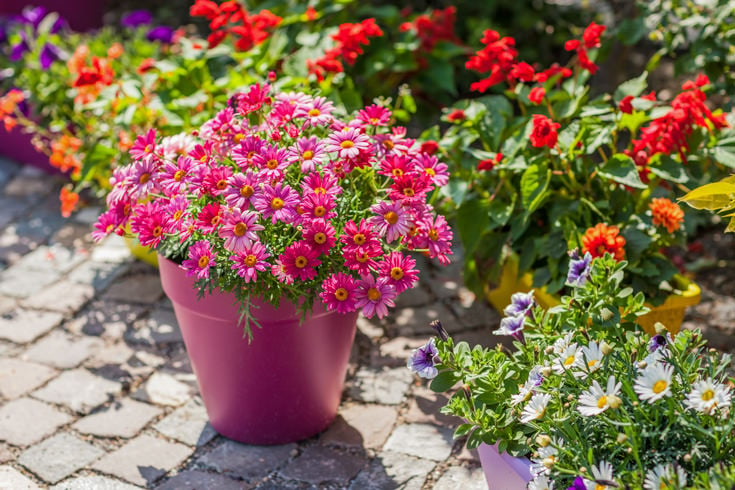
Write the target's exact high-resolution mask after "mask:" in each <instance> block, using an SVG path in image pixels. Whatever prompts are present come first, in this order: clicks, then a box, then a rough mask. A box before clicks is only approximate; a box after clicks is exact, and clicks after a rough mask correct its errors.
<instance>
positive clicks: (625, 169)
mask: <svg viewBox="0 0 735 490" xmlns="http://www.w3.org/2000/svg"><path fill="white" fill-rule="evenodd" d="M598 174H599V175H600V176H602V177H605V178H607V179H610V180H612V181H614V182H617V183H619V184H623V185H627V186H628V187H634V188H636V189H645V188H647V186H646V184H644V183H643V182H641V178H640V176H639V175H638V169H637V168H636V166H635V163H634V162H633V159H632V158H630V157H629V156H628V155H624V154H622V153H616V154H615V155H613V156H612V157H610V159H609V160H608V161H607V163H606V164H605V165H603V166H602V167H600V169H599V171H598Z"/></svg>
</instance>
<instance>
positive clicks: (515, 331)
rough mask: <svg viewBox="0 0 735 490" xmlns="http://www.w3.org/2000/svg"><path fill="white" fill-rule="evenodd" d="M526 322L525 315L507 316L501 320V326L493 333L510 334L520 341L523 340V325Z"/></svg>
mask: <svg viewBox="0 0 735 490" xmlns="http://www.w3.org/2000/svg"><path fill="white" fill-rule="evenodd" d="M525 323H526V316H525V315H517V316H507V317H505V318H503V319H502V320H500V328H499V329H497V330H495V331H493V334H494V335H510V336H511V337H513V338H514V339H516V340H518V341H519V342H523V326H524V325H525Z"/></svg>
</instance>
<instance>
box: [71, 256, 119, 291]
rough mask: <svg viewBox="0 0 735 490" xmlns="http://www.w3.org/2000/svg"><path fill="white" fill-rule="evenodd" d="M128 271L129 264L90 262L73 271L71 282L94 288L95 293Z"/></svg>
mask: <svg viewBox="0 0 735 490" xmlns="http://www.w3.org/2000/svg"><path fill="white" fill-rule="evenodd" d="M127 270H128V265H127V264H124V263H123V264H118V263H111V262H95V261H93V260H88V261H86V262H84V263H83V264H81V265H80V266H79V267H77V268H76V269H74V270H73V271H71V273H70V274H69V280H70V281H72V282H76V283H79V284H87V285H89V286H92V287H93V288H94V290H95V291H102V290H103V289H107V287H108V286H109V285H110V284H112V282H113V281H115V280H116V279H117V278H119V277H120V276H122V275H123V274H125V272H126V271H127Z"/></svg>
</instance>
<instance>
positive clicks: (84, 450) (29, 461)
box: [18, 433, 105, 483]
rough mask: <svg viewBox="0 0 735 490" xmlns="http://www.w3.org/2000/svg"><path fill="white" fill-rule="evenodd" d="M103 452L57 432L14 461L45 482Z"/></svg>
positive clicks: (79, 466) (93, 458)
mask: <svg viewBox="0 0 735 490" xmlns="http://www.w3.org/2000/svg"><path fill="white" fill-rule="evenodd" d="M104 453H105V452H104V451H103V450H102V449H100V448H97V447H95V446H93V445H91V444H89V443H86V442H84V441H83V440H81V439H79V438H78V437H75V436H73V435H71V434H68V433H62V434H57V435H55V436H53V437H50V438H48V439H46V440H45V441H43V442H41V443H39V444H36V445H35V446H32V447H30V448H28V449H26V450H25V451H24V452H23V454H21V455H20V458H18V462H19V463H20V464H22V465H23V466H25V467H26V468H28V469H29V470H31V471H32V472H33V473H34V474H35V475H37V476H39V477H40V478H41V479H42V480H44V481H46V482H48V483H56V482H58V481H59V480H61V479H63V478H66V477H67V476H69V475H71V474H72V473H74V472H75V471H77V470H78V469H80V468H83V467H85V466H87V465H88V464H89V463H91V462H92V461H94V460H95V459H97V458H99V457H100V456H102V455H103V454H104Z"/></svg>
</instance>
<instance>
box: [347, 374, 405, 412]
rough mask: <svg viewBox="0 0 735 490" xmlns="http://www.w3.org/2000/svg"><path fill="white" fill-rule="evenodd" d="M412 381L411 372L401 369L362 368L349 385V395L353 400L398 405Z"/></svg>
mask: <svg viewBox="0 0 735 490" xmlns="http://www.w3.org/2000/svg"><path fill="white" fill-rule="evenodd" d="M411 381H413V375H412V374H411V371H409V370H408V369H406V368H405V367H402V368H393V369H391V368H387V367H383V368H372V367H362V368H360V369H359V370H358V371H357V373H355V377H354V379H352V380H351V381H350V383H349V388H348V391H349V394H350V396H351V397H352V398H353V399H355V400H360V401H364V402H368V403H381V404H383V405H398V404H399V403H401V401H402V400H403V397H404V396H405V394H406V390H407V389H408V386H409V385H410V384H411Z"/></svg>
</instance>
